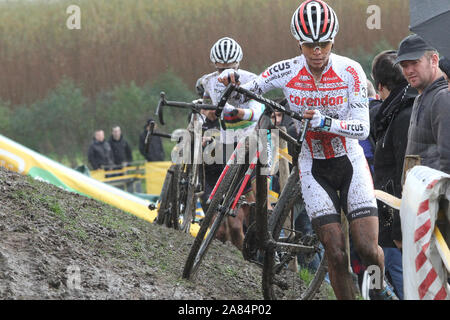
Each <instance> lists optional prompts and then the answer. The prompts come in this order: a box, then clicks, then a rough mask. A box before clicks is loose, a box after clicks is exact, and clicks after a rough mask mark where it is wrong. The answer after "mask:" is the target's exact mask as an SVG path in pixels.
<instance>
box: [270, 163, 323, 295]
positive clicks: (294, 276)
mask: <svg viewBox="0 0 450 320" xmlns="http://www.w3.org/2000/svg"><path fill="white" fill-rule="evenodd" d="M293 172H298V170H296V169H295V167H294V169H293ZM284 190H286V192H284V191H283V192H282V193H281V195H280V198H279V199H278V202H277V204H276V206H275V208H274V211H273V214H272V216H271V217H270V219H269V232H271V233H272V237H273V239H274V241H276V242H279V243H282V244H287V245H286V246H283V245H281V246H280V247H279V248H277V247H275V246H269V247H268V248H267V249H266V251H265V255H264V266H263V275H262V287H263V294H264V298H265V299H271V300H275V299H300V300H309V299H312V298H313V297H314V295H315V294H316V292H317V291H318V290H319V288H320V285H321V284H322V282H323V279H324V278H325V275H326V273H327V269H328V268H327V264H326V259H325V258H324V256H323V255H322V257H321V258H320V263H319V265H318V267H317V269H315V270H314V271H313V270H307V269H306V268H305V269H303V270H304V271H303V272H302V273H301V275H300V274H299V273H298V272H293V271H291V270H288V268H287V265H288V263H289V262H290V261H291V260H292V259H296V258H297V254H298V252H299V251H301V252H302V253H304V254H305V255H306V256H307V259H306V260H307V261H308V260H312V259H313V258H314V256H315V255H316V253H317V251H319V242H318V239H317V237H315V236H309V235H305V236H302V235H301V233H297V232H295V231H294V230H285V229H283V224H284V221H285V220H286V218H287V216H288V215H289V212H290V211H291V209H292V208H293V206H294V203H295V201H296V200H297V199H298V198H299V197H301V187H300V183H299V181H298V177H296V176H295V174H292V175H291V176H290V177H289V179H288V182H287V184H286V186H285V188H284ZM288 233H290V235H289V236H287V237H286V236H285V235H286V234H288ZM282 234H284V236H282ZM289 245H290V247H288V246H289ZM300 248H301V249H300Z"/></svg>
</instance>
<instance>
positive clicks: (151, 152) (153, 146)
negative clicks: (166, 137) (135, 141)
mask: <svg viewBox="0 0 450 320" xmlns="http://www.w3.org/2000/svg"><path fill="white" fill-rule="evenodd" d="M146 136H147V130H144V131H143V132H142V133H141V135H140V137H139V151H140V152H141V154H142V155H143V156H144V157H145V159H146V160H147V161H164V148H163V144H162V140H161V137H158V136H152V138H151V140H150V146H149V148H148V153H146V152H145V137H146Z"/></svg>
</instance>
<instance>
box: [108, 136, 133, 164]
mask: <svg viewBox="0 0 450 320" xmlns="http://www.w3.org/2000/svg"><path fill="white" fill-rule="evenodd" d="M108 143H109V145H110V146H111V149H112V155H113V160H114V164H118V165H121V164H122V163H124V162H132V161H133V155H132V154H131V148H130V146H129V145H128V142H127V141H126V140H125V139H124V138H123V135H121V136H120V139H119V140H115V139H114V138H113V137H112V136H111V137H109V140H108Z"/></svg>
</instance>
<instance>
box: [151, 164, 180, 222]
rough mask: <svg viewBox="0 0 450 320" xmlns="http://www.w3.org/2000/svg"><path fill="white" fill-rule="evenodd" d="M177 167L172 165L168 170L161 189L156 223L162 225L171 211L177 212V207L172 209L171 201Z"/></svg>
mask: <svg viewBox="0 0 450 320" xmlns="http://www.w3.org/2000/svg"><path fill="white" fill-rule="evenodd" d="M175 166H176V165H171V166H170V168H169V169H168V170H167V173H166V177H165V179H164V183H163V186H162V189H161V194H160V196H159V203H158V210H157V216H156V219H155V221H156V223H157V224H160V225H162V224H164V223H165V221H166V217H167V216H169V215H170V211H171V210H175V207H172V205H173V203H172V201H171V198H172V197H171V193H172V189H173V175H174V169H175Z"/></svg>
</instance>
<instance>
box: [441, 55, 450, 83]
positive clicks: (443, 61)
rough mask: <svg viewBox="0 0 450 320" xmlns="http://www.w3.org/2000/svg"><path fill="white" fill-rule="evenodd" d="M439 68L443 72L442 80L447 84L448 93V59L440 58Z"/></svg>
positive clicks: (449, 78)
mask: <svg viewBox="0 0 450 320" xmlns="http://www.w3.org/2000/svg"><path fill="white" fill-rule="evenodd" d="M439 68H440V69H441V70H442V71H443V72H444V78H445V79H446V80H447V83H448V90H449V91H450V59H447V58H445V57H442V58H441V60H439Z"/></svg>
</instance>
